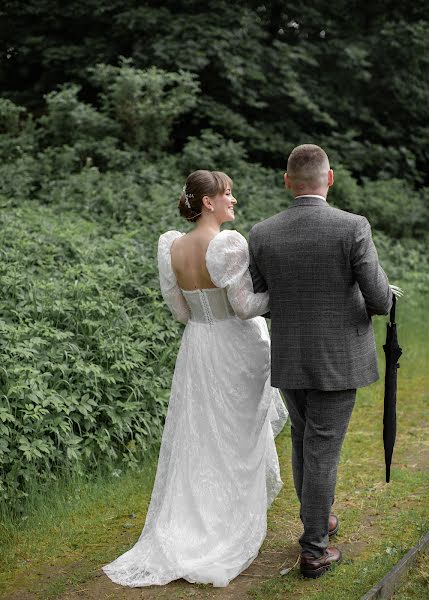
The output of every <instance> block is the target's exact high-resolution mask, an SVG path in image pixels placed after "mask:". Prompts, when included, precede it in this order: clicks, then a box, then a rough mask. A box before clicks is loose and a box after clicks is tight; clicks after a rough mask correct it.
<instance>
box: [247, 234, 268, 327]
mask: <svg viewBox="0 0 429 600" xmlns="http://www.w3.org/2000/svg"><path fill="white" fill-rule="evenodd" d="M253 245H254V237H252V229H251V230H250V234H249V271H250V275H251V277H252V283H253V291H254V292H255V294H257V293H259V292H266V291H267V290H268V286H267V282H266V281H265V278H264V276H263V275H262V273H261V271H260V269H259V267H258V265H257V264H256V260H255V255H254V247H253ZM262 316H263V317H265V318H266V319H271V313H270V312H267V313H265V314H264V315H262Z"/></svg>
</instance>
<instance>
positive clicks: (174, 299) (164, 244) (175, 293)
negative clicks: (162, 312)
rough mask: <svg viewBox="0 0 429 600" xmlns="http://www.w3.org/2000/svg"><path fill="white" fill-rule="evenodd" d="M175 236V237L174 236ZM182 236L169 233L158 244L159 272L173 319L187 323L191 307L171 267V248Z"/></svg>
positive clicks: (176, 233)
mask: <svg viewBox="0 0 429 600" xmlns="http://www.w3.org/2000/svg"><path fill="white" fill-rule="evenodd" d="M173 234H175V235H173ZM180 235H181V234H180V232H177V231H167V233H164V234H163V235H161V237H160V238H159V242H158V271H159V285H160V288H161V294H162V297H163V298H164V301H165V303H166V304H167V306H168V308H169V309H170V311H171V313H172V315H173V317H175V318H176V319H177V320H178V321H180V322H181V323H187V322H188V320H189V317H190V311H189V307H188V305H187V303H186V300H185V298H184V297H183V294H182V292H181V290H180V288H179V286H178V284H177V280H176V276H175V274H174V271H173V268H172V266H171V255H170V247H171V245H172V243H173V241H174V240H175V239H176V238H177V237H179V236H180Z"/></svg>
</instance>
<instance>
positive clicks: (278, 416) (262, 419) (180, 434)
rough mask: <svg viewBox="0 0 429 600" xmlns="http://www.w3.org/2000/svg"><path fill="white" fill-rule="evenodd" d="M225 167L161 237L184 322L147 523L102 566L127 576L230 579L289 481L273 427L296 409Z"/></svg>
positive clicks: (202, 180)
mask: <svg viewBox="0 0 429 600" xmlns="http://www.w3.org/2000/svg"><path fill="white" fill-rule="evenodd" d="M231 188H232V182H231V180H230V179H229V177H228V176H227V175H226V174H225V173H221V172H219V171H204V170H199V171H195V172H194V173H191V174H190V175H189V177H188V178H187V181H186V185H185V187H184V188H183V192H182V195H181V198H180V202H179V211H180V213H181V215H182V216H183V217H184V218H185V219H187V220H188V221H191V222H193V223H195V227H194V229H193V230H192V231H191V232H190V233H187V234H183V233H180V232H179V231H167V232H166V233H164V234H163V235H161V237H160V238H159V244H158V267H159V277H160V285H161V292H162V295H163V297H164V300H165V302H166V303H167V305H168V306H169V308H170V310H171V312H172V313H173V315H174V317H175V318H176V319H178V320H179V321H181V322H183V323H186V327H185V330H184V333H183V338H182V342H181V346H180V350H179V353H178V356H177V361H176V366H175V371H174V376H173V382H172V388H171V396H170V402H169V407H168V412H167V416H166V421H165V427H164V432H163V436H162V443H161V448H160V454H159V460H158V467H157V472H156V478H155V483H154V488H153V491H152V497H151V501H150V505H149V509H148V513H147V516H146V522H145V525H144V528H143V531H142V533H141V535H140V537H139V539H138V541H137V542H136V544H135V545H134V546H133V547H132V548H131V549H130V550H128V551H127V552H125V554H122V555H121V556H119V557H118V558H117V559H116V560H114V561H113V562H111V563H110V564H107V565H105V566H103V567H102V569H103V571H104V572H105V573H106V574H107V575H108V576H109V578H110V579H111V580H112V581H114V582H116V583H119V584H121V585H126V586H130V587H141V586H148V585H162V584H166V583H168V582H170V581H172V580H175V579H179V578H183V579H186V580H187V581H189V582H191V583H196V582H198V583H211V584H213V585H214V586H216V587H224V586H226V585H228V583H229V582H230V581H231V580H232V579H233V578H234V577H236V576H237V575H238V574H239V573H241V572H242V571H243V570H244V569H246V568H247V567H248V566H249V565H250V563H251V562H252V561H253V560H254V559H255V557H256V556H257V554H258V552H259V548H260V546H261V544H262V542H263V540H264V538H265V535H266V528H267V508H268V507H269V506H270V504H271V502H272V501H273V499H274V498H275V497H276V495H277V494H278V492H279V490H280V488H281V486H282V481H281V479H280V472H279V463H278V457H277V452H276V447H275V444H274V437H275V436H276V435H277V434H278V433H279V431H280V430H281V429H282V427H283V425H284V424H285V422H286V419H287V411H286V408H285V405H284V404H283V401H282V399H281V396H280V394H279V392H278V390H277V389H275V388H272V387H271V386H270V340H269V334H268V329H267V325H266V322H265V319H264V318H262V317H260V316H258V315H262V314H264V313H266V312H267V311H268V301H269V299H268V295H267V293H258V294H255V293H253V286H252V281H251V277H250V274H249V272H248V265H249V256H248V247H247V242H246V240H245V239H244V237H243V236H242V235H240V234H239V233H238V232H237V231H227V230H225V231H220V226H221V225H222V223H225V222H228V221H233V220H234V205H235V204H236V203H237V200H236V199H235V198H234V196H233V195H232V191H231Z"/></svg>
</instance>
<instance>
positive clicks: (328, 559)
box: [299, 546, 341, 579]
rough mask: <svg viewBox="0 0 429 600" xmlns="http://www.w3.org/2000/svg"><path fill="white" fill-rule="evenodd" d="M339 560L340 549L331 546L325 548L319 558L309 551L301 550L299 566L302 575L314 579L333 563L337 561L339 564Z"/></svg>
mask: <svg viewBox="0 0 429 600" xmlns="http://www.w3.org/2000/svg"><path fill="white" fill-rule="evenodd" d="M340 562H341V552H340V550H338V548H334V547H332V546H331V547H329V548H326V550H325V554H323V556H321V557H320V558H314V556H313V555H312V554H310V553H309V552H302V553H301V562H300V565H299V568H300V571H301V573H302V575H303V576H304V577H309V578H311V579H316V578H317V577H320V576H321V575H323V574H324V573H326V571H328V569H330V568H331V565H332V564H333V563H337V564H338V565H339V564H340Z"/></svg>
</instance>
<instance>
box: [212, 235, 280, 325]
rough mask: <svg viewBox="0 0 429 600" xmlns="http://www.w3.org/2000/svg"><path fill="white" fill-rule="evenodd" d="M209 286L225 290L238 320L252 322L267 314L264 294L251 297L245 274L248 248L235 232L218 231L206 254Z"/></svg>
mask: <svg viewBox="0 0 429 600" xmlns="http://www.w3.org/2000/svg"><path fill="white" fill-rule="evenodd" d="M206 263H207V268H208V271H209V273H210V277H211V280H212V281H213V283H214V284H215V285H216V286H218V287H221V288H225V289H226V293H227V295H228V300H229V302H230V304H231V306H232V308H233V310H234V312H235V314H236V315H237V317H239V318H240V319H252V318H253V317H257V316H259V315H263V314H265V313H266V312H267V311H268V306H269V297H268V293H267V292H263V293H255V292H254V291H253V284H252V278H251V276H250V272H249V248H248V245H247V242H246V240H245V238H244V237H243V236H242V235H241V234H240V233H238V231H222V232H221V233H219V234H218V235H217V236H216V237H215V238H214V239H213V240H212V241H211V242H210V245H209V247H208V250H207V254H206Z"/></svg>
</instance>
